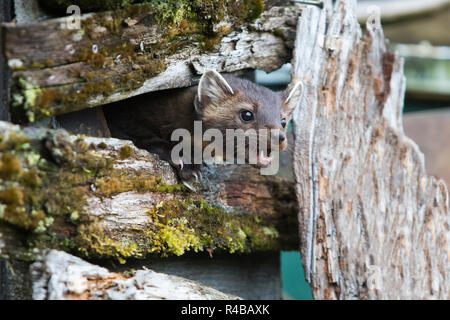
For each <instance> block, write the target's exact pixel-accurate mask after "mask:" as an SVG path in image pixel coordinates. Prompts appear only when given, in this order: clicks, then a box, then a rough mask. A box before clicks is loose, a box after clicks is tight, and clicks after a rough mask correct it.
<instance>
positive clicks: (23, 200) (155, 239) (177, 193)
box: [0, 122, 298, 262]
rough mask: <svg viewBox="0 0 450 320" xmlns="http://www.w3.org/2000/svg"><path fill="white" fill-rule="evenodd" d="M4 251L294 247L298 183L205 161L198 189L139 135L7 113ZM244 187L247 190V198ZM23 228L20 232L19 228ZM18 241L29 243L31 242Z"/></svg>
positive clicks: (0, 175) (0, 228) (97, 254)
mask: <svg viewBox="0 0 450 320" xmlns="http://www.w3.org/2000/svg"><path fill="white" fill-rule="evenodd" d="M0 135H1V136H2V137H3V139H2V141H1V143H0V159H1V163H0V179H1V180H0V182H1V183H0V240H1V241H0V253H1V254H2V255H3V256H9V257H11V258H15V259H19V260H20V259H25V258H26V259H31V260H32V259H33V248H34V247H36V248H48V247H55V248H59V249H63V250H66V251H69V252H73V253H75V254H77V255H80V256H83V257H87V258H90V259H94V258H95V259H99V258H104V259H113V260H114V259H115V260H118V261H120V262H125V260H126V259H128V258H137V259H142V258H145V257H146V256H150V255H157V256H161V255H162V256H167V255H182V254H184V253H185V252H189V251H192V252H194V251H195V252H198V251H205V252H206V251H208V252H210V253H211V254H212V253H213V251H214V250H218V251H220V252H229V253H233V252H241V253H250V252H277V251H278V250H281V249H283V248H284V249H289V248H291V249H292V248H295V247H296V246H297V244H298V237H297V232H296V229H297V228H296V223H295V220H296V211H297V208H296V201H295V193H294V189H293V184H292V183H289V182H287V181H286V180H285V179H282V178H277V177H272V176H261V175H260V174H259V171H258V170H256V169H251V168H249V167H244V166H218V167H216V168H213V167H210V168H205V170H204V171H203V173H204V179H203V183H201V184H198V185H197V186H196V187H197V189H198V191H197V192H192V191H189V190H188V189H187V188H185V187H184V186H182V185H179V184H177V179H176V176H175V174H174V172H173V170H172V168H171V167H170V165H169V164H168V163H167V162H164V161H160V160H159V159H158V158H157V156H154V155H151V154H149V153H148V152H146V151H144V150H139V149H137V148H135V147H134V146H133V145H132V144H131V142H128V141H121V140H117V139H101V138H90V137H82V138H77V137H76V136H70V135H68V134H67V133H66V132H64V131H52V130H47V129H37V128H28V129H24V130H22V129H21V128H20V127H19V126H14V125H12V124H9V123H5V122H0ZM243 195H245V197H243ZM12 227H14V228H18V229H20V230H23V231H24V232H21V233H16V237H18V236H21V237H25V240H26V239H27V240H26V241H24V239H22V240H21V241H19V239H16V237H14V236H13V235H14V234H15V233H14V232H10V231H9V230H11V228H12ZM20 243H26V244H27V245H25V246H23V245H20Z"/></svg>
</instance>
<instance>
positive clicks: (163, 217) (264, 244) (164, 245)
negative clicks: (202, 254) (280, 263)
mask: <svg viewBox="0 0 450 320" xmlns="http://www.w3.org/2000/svg"><path fill="white" fill-rule="evenodd" d="M149 215H150V217H151V219H152V224H153V225H156V226H159V229H158V230H157V231H156V232H154V233H153V239H155V237H156V239H157V240H159V241H158V242H157V243H156V244H155V245H159V250H158V252H160V253H161V254H163V255H167V254H170V253H173V252H174V251H177V252H180V248H184V249H187V248H191V249H192V250H194V251H197V250H203V249H204V248H209V249H211V250H215V249H219V250H224V251H227V252H229V253H234V252H240V253H244V252H252V251H259V250H262V251H265V250H274V249H276V247H277V246H278V243H277V240H276V239H277V238H278V234H277V232H276V230H275V229H274V228H273V227H272V226H270V225H268V224H267V223H266V222H264V221H263V219H261V218H260V217H258V215H246V216H243V215H241V214H237V213H229V212H226V211H225V210H224V209H222V208H221V207H216V206H210V205H209V204H208V203H207V202H205V201H204V200H187V201H179V200H173V201H166V202H162V203H159V204H158V205H156V206H155V207H154V208H152V209H151V210H149ZM179 219H183V220H182V221H184V224H183V225H182V226H180V224H179V221H180V220H179ZM175 226H178V227H180V228H181V229H180V230H179V232H180V233H181V234H184V233H183V231H186V230H189V232H187V233H186V234H184V236H182V237H179V241H178V242H177V241H170V242H168V241H165V240H164V239H161V238H157V235H161V230H163V229H164V228H170V230H173V228H174V227H175ZM269 230H270V232H268V231H269ZM163 233H164V232H163ZM191 234H193V235H197V238H196V239H195V241H194V240H192V238H191V237H189V235H191ZM186 239H190V240H192V242H191V241H190V240H189V241H185V240H186ZM193 243H195V245H193ZM181 251H183V252H184V250H181Z"/></svg>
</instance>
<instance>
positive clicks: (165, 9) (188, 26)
mask: <svg viewBox="0 0 450 320" xmlns="http://www.w3.org/2000/svg"><path fill="white" fill-rule="evenodd" d="M263 9H266V11H263ZM300 11H301V10H300V8H299V7H298V6H295V5H290V6H281V7H272V6H269V5H267V6H265V5H264V3H263V1H260V0H246V1H231V2H227V5H225V2H224V1H219V0H214V1H212V0H211V1H185V2H182V3H181V4H178V2H175V1H158V2H154V1H152V2H144V3H139V4H134V5H127V6H125V7H124V8H122V9H117V10H115V11H106V12H99V13H92V14H86V15H83V16H82V18H81V28H80V29H79V30H72V29H70V28H67V26H66V24H67V23H68V21H70V19H71V18H61V19H54V20H48V21H44V22H41V23H39V24H32V25H16V24H12V23H9V24H3V25H2V28H3V30H4V34H5V42H4V44H3V47H4V48H3V49H4V52H5V54H6V58H7V62H8V63H7V64H8V66H9V67H10V69H12V70H13V74H12V83H11V95H10V96H11V99H10V101H11V108H10V109H11V113H12V115H13V118H14V120H15V121H17V122H22V123H24V122H34V121H36V120H39V119H43V118H46V117H50V116H54V115H58V114H63V113H68V112H71V111H76V110H81V109H84V108H87V107H93V106H97V105H102V104H106V103H109V102H114V101H118V100H122V99H125V98H128V97H131V96H134V95H138V94H142V93H145V92H150V91H155V90H161V89H167V88H175V87H182V86H189V85H192V84H194V83H195V82H196V81H197V80H196V79H197V77H198V76H199V75H200V74H201V73H202V70H203V69H204V68H205V67H206V66H205V64H207V67H208V68H213V69H217V70H219V71H222V72H235V71H240V70H245V69H248V68H262V69H266V70H273V69H276V68H278V67H279V66H281V65H282V64H283V63H284V62H286V61H288V60H289V58H290V53H289V51H288V50H286V47H287V46H289V45H290V44H292V41H293V32H294V30H295V22H296V18H297V17H298V16H299V15H300ZM240 29H242V30H241V31H239V30H240ZM262 42H264V47H263V46H262ZM249 43H251V44H250V45H249ZM260 43H261V44H260ZM269 49H270V50H269Z"/></svg>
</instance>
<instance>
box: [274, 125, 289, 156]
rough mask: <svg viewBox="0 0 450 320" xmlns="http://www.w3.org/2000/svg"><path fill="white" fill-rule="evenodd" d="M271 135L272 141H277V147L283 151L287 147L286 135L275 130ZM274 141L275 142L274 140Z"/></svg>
mask: <svg viewBox="0 0 450 320" xmlns="http://www.w3.org/2000/svg"><path fill="white" fill-rule="evenodd" d="M272 135H274V137H273V138H274V139H277V140H278V146H279V148H280V151H283V150H284V149H286V147H287V141H286V140H287V139H286V134H285V133H284V132H283V131H280V130H276V131H272ZM275 141H276V140H275Z"/></svg>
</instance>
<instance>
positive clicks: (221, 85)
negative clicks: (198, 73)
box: [198, 70, 234, 105]
mask: <svg viewBox="0 0 450 320" xmlns="http://www.w3.org/2000/svg"><path fill="white" fill-rule="evenodd" d="M233 95H234V91H233V89H232V88H231V86H230V85H229V84H228V82H227V81H226V80H225V79H224V77H222V76H221V75H220V73H218V72H217V71H215V70H208V71H206V72H205V73H204V74H203V76H202V78H201V79H200V83H199V85H198V101H199V102H200V104H202V105H207V104H209V103H211V102H215V101H220V100H222V99H224V98H227V97H230V96H233Z"/></svg>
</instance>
